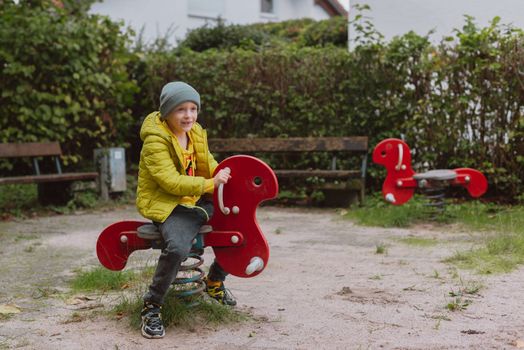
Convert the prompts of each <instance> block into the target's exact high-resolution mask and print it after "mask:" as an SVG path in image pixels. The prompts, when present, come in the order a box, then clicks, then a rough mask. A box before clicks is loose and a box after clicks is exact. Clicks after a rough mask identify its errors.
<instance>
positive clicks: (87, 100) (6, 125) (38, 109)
mask: <svg viewBox="0 0 524 350" xmlns="http://www.w3.org/2000/svg"><path fill="white" fill-rule="evenodd" d="M50 3H51V2H50V1H20V4H19V5H15V4H14V3H13V2H12V1H2V2H0V18H1V21H0V91H1V94H0V116H1V118H0V142H22V141H24V142H30V141H44V140H49V141H59V142H60V143H61V144H62V146H63V149H64V151H65V153H66V154H67V156H66V157H65V162H66V163H76V162H78V161H80V160H82V159H83V158H88V159H89V160H91V159H92V152H93V149H94V148H95V147H98V146H103V145H108V144H113V143H117V144H121V143H123V142H125V141H126V137H127V135H128V133H129V128H130V126H131V123H132V114H131V110H130V108H129V107H130V106H131V105H132V101H133V94H134V93H135V92H137V91H138V90H137V87H136V83H135V82H134V81H133V80H131V79H130V77H129V74H128V72H127V67H126V65H127V64H128V62H129V58H130V54H129V52H128V49H127V47H126V45H127V44H128V43H129V40H128V35H126V34H121V33H120V28H121V25H120V24H118V23H113V22H111V21H110V20H109V19H108V18H105V17H99V16H86V15H81V14H79V15H74V14H72V13H71V12H68V11H67V8H66V9H60V8H57V7H55V6H53V5H52V4H50ZM76 10H79V9H76ZM3 164H4V167H5V166H6V163H3ZM0 168H1V167H0Z"/></svg>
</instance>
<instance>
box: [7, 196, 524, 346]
mask: <svg viewBox="0 0 524 350" xmlns="http://www.w3.org/2000/svg"><path fill="white" fill-rule="evenodd" d="M257 217H258V221H259V224H260V226H261V228H262V229H263V231H264V232H265V234H266V238H267V239H268V242H269V244H270V247H271V258H270V261H269V264H268V266H267V268H266V269H265V270H264V272H263V273H261V274H260V275H259V276H257V277H255V278H249V279H242V278H236V277H231V278H229V279H228V281H227V286H228V287H229V288H230V289H231V290H232V291H233V293H234V295H235V297H236V298H237V300H238V303H239V305H238V306H237V307H238V308H239V309H240V310H246V311H249V312H250V313H252V314H253V315H254V316H255V317H254V318H253V319H252V320H249V321H246V322H243V323H237V324H233V325H225V326H216V327H210V326H207V325H203V326H202V327H201V328H200V329H197V330H196V331H193V332H191V331H187V330H181V329H177V328H174V327H170V328H168V329H167V334H166V337H165V338H164V339H161V340H147V339H145V338H143V337H142V336H141V335H140V333H139V331H137V330H134V329H131V328H130V327H129V326H128V324H129V322H128V321H127V320H125V319H122V320H116V319H111V318H110V317H109V316H107V315H106V314H104V313H100V312H98V313H97V312H96V311H99V310H104V309H108V308H109V307H110V305H108V304H110V302H108V300H110V299H111V297H109V298H108V296H105V297H104V298H101V297H98V296H96V295H92V296H91V295H90V297H91V298H92V300H88V301H85V302H80V303H78V304H75V303H72V302H71V297H74V296H71V294H69V293H68V281H69V280H70V279H71V277H72V276H73V275H74V270H75V269H78V268H88V267H90V266H97V264H98V260H97V258H96V253H95V244H96V239H97V236H98V233H99V232H100V231H101V230H102V229H103V228H104V227H106V226H107V225H109V224H111V223H113V222H115V221H119V220H125V219H139V216H138V214H137V213H136V211H135V209H134V207H131V206H130V207H124V208H117V209H115V210H112V211H105V212H97V213H77V214H75V215H62V216H53V217H44V218H35V219H29V220H23V221H22V220H16V221H7V222H0V242H2V244H1V246H0V277H1V284H0V306H2V305H3V306H5V305H8V306H13V305H15V306H16V307H18V308H19V310H20V311H21V312H20V313H17V314H13V315H11V316H10V317H5V316H3V317H1V318H0V349H4V348H5V349H11V348H18V349H83V350H87V349H224V350H225V349H514V348H521V347H522V348H524V340H523V339H524V312H523V304H524V301H523V300H524V298H523V297H522V296H523V292H522V290H523V289H524V269H519V270H516V271H514V272H512V273H509V274H502V275H493V276H485V275H484V276H481V275H476V274H475V273H474V272H472V271H463V270H457V269H456V268H454V267H453V266H451V265H449V264H445V263H443V262H442V259H443V258H446V257H448V256H450V255H452V254H453V253H454V252H455V251H457V250H463V249H468V248H469V247H471V246H472V245H473V244H474V242H475V240H476V237H478V235H479V234H476V233H471V232H460V231H457V230H453V229H450V228H449V227H445V228H443V227H432V226H427V227H416V228H412V229H380V228H369V227H359V226H356V225H354V224H353V223H352V222H351V221H348V220H347V219H344V218H343V217H342V216H341V215H340V210H336V209H304V208H300V209H297V208H277V207H263V208H261V209H259V211H258V213H257ZM406 237H418V238H429V239H434V240H435V244H434V245H430V246H414V245H409V244H406V243H404V242H402V238H406ZM377 246H384V247H385V248H386V252H385V254H377V253H376V251H377ZM155 254H158V251H149V252H144V251H141V252H135V253H133V255H132V256H131V258H130V263H135V264H137V263H138V264H140V263H141V262H142V261H143V260H144V259H150V260H151V259H155V257H156V255H155ZM205 259H206V263H207V264H209V263H210V262H211V261H212V250H210V249H206V253H205ZM471 286H481V289H480V290H479V291H478V292H476V293H473V294H464V295H463V296H462V297H459V299H458V300H457V299H456V298H457V297H452V296H451V295H450V292H451V293H452V294H458V293H459V292H461V291H463V292H464V291H467V290H468V289H473V288H471ZM144 287H145V286H144ZM117 294H118V293H117ZM114 298H115V299H116V298H118V295H115V296H114ZM449 303H455V304H456V305H463V306H466V305H467V306H466V307H465V308H464V309H463V310H459V311H450V310H449V309H448V308H446V305H447V304H449ZM79 315H80V316H82V315H91V316H89V317H78V316H79ZM0 316H1V315H0ZM73 321H77V322H73Z"/></svg>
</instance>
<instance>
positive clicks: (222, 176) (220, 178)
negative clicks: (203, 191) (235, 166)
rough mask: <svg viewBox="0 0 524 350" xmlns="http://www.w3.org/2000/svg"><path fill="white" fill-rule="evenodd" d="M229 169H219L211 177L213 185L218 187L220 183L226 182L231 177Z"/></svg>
mask: <svg viewBox="0 0 524 350" xmlns="http://www.w3.org/2000/svg"><path fill="white" fill-rule="evenodd" d="M230 174H231V170H230V169H229V168H224V169H221V170H220V171H219V172H218V173H217V174H216V175H215V177H214V178H213V182H214V183H215V187H218V186H219V185H220V184H227V181H228V180H229V179H230V178H231V175H230Z"/></svg>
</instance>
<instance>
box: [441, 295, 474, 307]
mask: <svg viewBox="0 0 524 350" xmlns="http://www.w3.org/2000/svg"><path fill="white" fill-rule="evenodd" d="M470 304H471V300H469V299H463V298H462V297H461V296H459V297H455V298H453V299H452V301H450V302H449V303H447V304H446V309H448V310H449V311H462V310H466V309H467V307H468V306H469V305H470Z"/></svg>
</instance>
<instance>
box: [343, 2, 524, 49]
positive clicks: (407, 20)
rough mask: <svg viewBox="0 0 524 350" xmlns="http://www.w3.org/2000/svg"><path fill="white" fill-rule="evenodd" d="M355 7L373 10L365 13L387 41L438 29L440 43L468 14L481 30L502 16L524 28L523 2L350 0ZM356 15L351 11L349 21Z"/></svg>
mask: <svg viewBox="0 0 524 350" xmlns="http://www.w3.org/2000/svg"><path fill="white" fill-rule="evenodd" d="M355 4H367V5H369V6H370V7H371V12H369V11H366V12H367V13H368V14H369V15H370V16H371V17H372V22H373V23H374V24H375V27H376V28H377V30H378V31H379V32H380V33H382V34H384V36H385V37H386V39H388V40H389V39H391V38H392V37H394V36H396V35H402V34H405V33H407V32H409V31H410V30H413V31H415V32H416V33H418V34H422V35H425V34H427V33H428V32H429V31H430V30H432V29H435V30H436V32H435V34H433V35H432V36H431V39H432V41H433V42H439V41H440V40H441V39H442V37H443V36H446V35H451V34H452V33H453V29H454V28H462V26H463V24H464V23H465V20H464V15H465V14H467V15H471V16H473V17H475V19H476V23H477V24H478V25H479V26H482V27H484V26H486V25H488V23H489V22H490V21H491V20H492V19H493V18H494V17H495V16H500V17H501V22H502V23H505V24H510V23H511V24H513V25H515V26H516V27H519V28H524V0H351V6H354V5H355ZM355 13H356V12H355V11H350V18H353V17H354V16H355Z"/></svg>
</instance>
